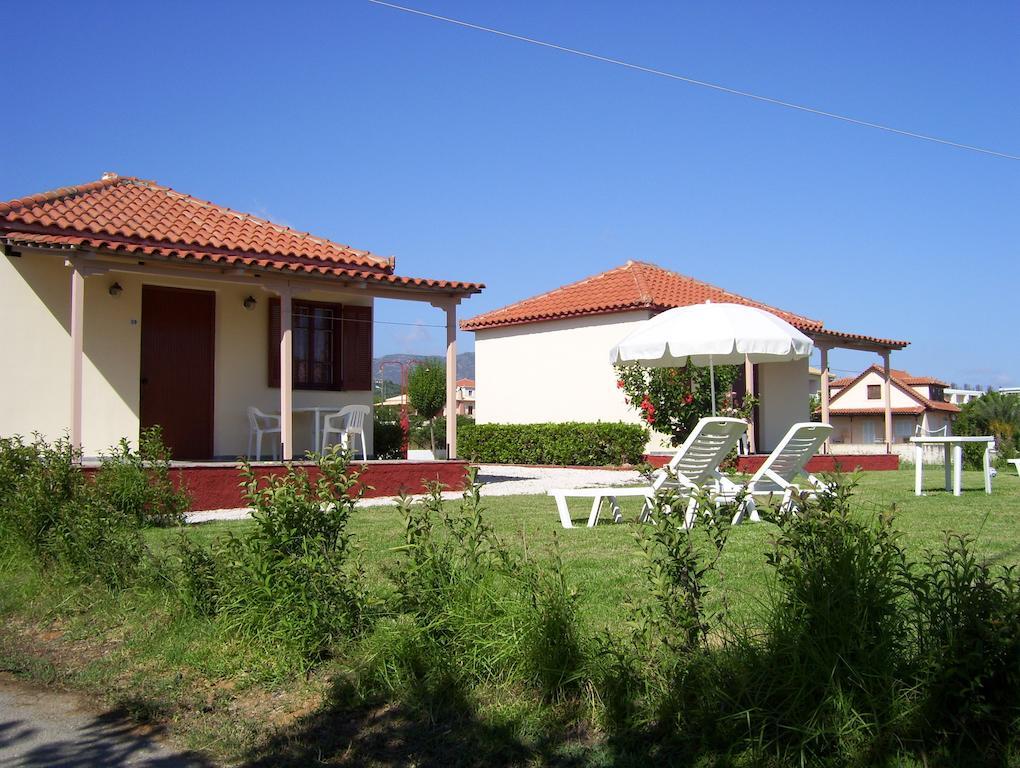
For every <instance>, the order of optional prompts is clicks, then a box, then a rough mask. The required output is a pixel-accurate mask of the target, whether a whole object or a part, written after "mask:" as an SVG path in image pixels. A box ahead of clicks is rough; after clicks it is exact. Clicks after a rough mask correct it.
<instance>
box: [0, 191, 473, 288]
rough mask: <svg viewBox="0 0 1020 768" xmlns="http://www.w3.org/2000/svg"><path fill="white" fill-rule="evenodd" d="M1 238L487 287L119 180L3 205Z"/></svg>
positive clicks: (336, 274)
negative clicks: (407, 269)
mask: <svg viewBox="0 0 1020 768" xmlns="http://www.w3.org/2000/svg"><path fill="white" fill-rule="evenodd" d="M0 239H2V240H4V241H6V242H8V243H11V244H15V245H24V246H32V245H36V246H47V247H58V248H68V249H72V248H90V249H95V250H102V251H106V252H111V253H115V254H117V253H120V254H131V255H146V256H158V257H162V258H169V259H180V260H186V261H200V262H201V261H206V262H213V263H224V264H228V265H238V266H246V267H256V268H260V269H268V270H279V271H289V272H298V273H305V274H318V275H324V276H330V277H340V278H350V279H356V280H365V281H370V282H380V283H389V284H396V285H405V286H417V287H425V288H438V289H450V290H457V291H468V292H477V291H480V290H481V289H482V288H483V287H484V286H483V285H481V284H477V283H467V282H460V281H448V280H433V279H428V278H412V277H402V276H399V275H395V274H393V271H394V267H395V261H394V259H392V258H383V257H380V256H376V255H374V254H372V253H370V252H368V251H361V250H357V249H354V248H351V247H349V246H346V245H340V244H339V243H334V242H332V241H330V240H326V239H324V238H320V237H315V236H313V235H311V234H309V233H307V232H299V231H297V230H294V229H291V228H290V227H284V226H281V225H279V224H274V223H273V222H271V221H267V220H266V219H262V218H259V217H257V216H252V215H249V214H246V213H241V212H238V211H234V210H231V209H230V208H225V207H223V206H220V205H216V204H214V203H210V202H206V201H204V200H199V199H198V198H195V197H191V196H190V195H186V194H183V193H180V192H176V191H174V190H172V189H170V188H169V187H164V186H161V185H159V184H157V183H156V182H154V181H146V180H144V179H137V178H134V177H127V176H117V175H116V174H104V176H103V178H102V179H101V180H99V181H93V182H90V183H88V184H82V185H80V186H76V187H62V188H61V189H56V190H53V191H51V192H44V193H42V194H37V195H29V196H27V197H22V198H19V199H17V200H11V201H8V202H5V203H4V202H0Z"/></svg>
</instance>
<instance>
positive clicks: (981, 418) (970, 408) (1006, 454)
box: [953, 392, 1020, 469]
mask: <svg viewBox="0 0 1020 768" xmlns="http://www.w3.org/2000/svg"><path fill="white" fill-rule="evenodd" d="M953 432H954V433H955V434H957V435H992V436H993V437H994V438H995V448H996V452H997V454H998V458H999V461H1000V465H1001V466H1002V467H1006V466H1007V465H1006V460H1007V459H1012V458H1016V457H1017V456H1018V455H1020V395H1014V394H1007V395H1004V394H1001V393H999V392H988V393H986V394H984V395H982V396H981V397H976V398H974V399H973V400H971V401H970V402H969V403H965V404H964V405H963V406H962V407H961V408H960V413H959V415H957V417H956V419H955V420H954V421H953ZM984 449H985V446H984V445H982V444H978V443H972V444H968V445H965V446H964V447H963V451H964V462H965V464H966V466H967V468H968V469H980V468H981V467H982V462H983V460H984Z"/></svg>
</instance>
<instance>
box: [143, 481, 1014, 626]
mask: <svg viewBox="0 0 1020 768" xmlns="http://www.w3.org/2000/svg"><path fill="white" fill-rule="evenodd" d="M941 481H942V470H941V468H939V467H933V468H932V469H930V470H928V471H927V472H926V473H925V493H926V494H927V495H926V496H921V497H918V496H915V495H914V493H913V488H914V471H913V469H912V468H911V469H901V470H899V471H897V472H869V473H863V474H862V475H861V477H860V484H859V486H858V489H857V493H856V494H855V496H856V507H857V508H858V509H859V510H860V511H861V513H862V514H877V513H879V512H884V511H888V510H890V509H892V510H894V513H895V519H896V527H897V528H898V529H899V530H900V531H901V532H902V533H903V541H904V543H905V545H906V546H907V549H908V551H909V552H910V553H911V554H913V555H915V556H917V555H919V554H920V553H921V552H922V551H923V550H924V549H925V548H929V547H935V546H937V545H938V544H939V543H940V542H941V540H942V538H943V536H944V534H945V532H946V531H953V532H960V533H968V534H970V535H972V536H973V537H974V538H975V539H976V542H977V544H978V549H979V551H980V552H982V553H983V554H984V555H985V556H986V557H987V558H988V559H989V560H991V561H994V562H1001V563H1002V564H1004V565H1010V564H1020V478H1018V477H1017V475H1016V474H1015V473H1012V474H1010V473H1006V472H1002V473H1000V474H999V476H998V477H997V478H996V479H995V481H994V485H993V493H992V494H991V495H988V494H986V493H984V490H983V488H984V486H983V480H982V476H981V473H980V472H964V475H963V489H964V490H963V495H962V496H960V497H955V496H953V495H952V493H951V492H947V491H945V490H943V489H942V488H941V486H940V485H939V483H941ZM482 495H483V498H484V495H485V491H484V489H483V490H482ZM620 502H621V507H622V508H623V513H624V519H625V521H626V522H625V523H623V524H619V525H614V524H612V523H600V524H599V525H598V526H597V527H596V528H594V529H589V528H586V527H584V526H585V525H586V522H587V514H588V502H586V501H585V500H582V499H578V500H575V501H573V502H571V510H572V512H573V513H574V514H576V517H574V525H575V526H580V527H575V528H572V529H564V528H562V527H560V525H559V519H558V517H557V516H556V508H555V504H554V502H553V500H552V499H551V498H550V497H547V496H492V497H488V498H486V500H485V506H486V509H487V511H488V514H487V518H488V519H489V521H490V522H491V523H492V525H493V527H494V528H495V529H496V531H497V532H498V533H499V534H500V535H501V536H502V537H503V538H504V539H505V540H506V541H507V542H514V543H516V545H517V546H518V547H520V548H521V549H522V550H523V551H526V552H527V553H528V554H529V556H533V557H535V558H537V559H539V560H541V559H543V558H547V557H548V556H549V551H550V549H551V547H552V542H553V537H554V536H555V537H556V539H557V540H558V542H559V545H560V550H561V553H562V557H563V563H564V567H565V571H566V575H567V577H568V579H569V580H570V582H571V583H572V584H573V585H574V586H575V587H576V588H577V589H578V590H579V591H580V592H581V594H582V603H581V605H582V615H583V618H584V620H585V622H586V623H587V624H588V628H589V629H599V628H603V627H606V626H616V625H619V624H620V623H621V622H622V621H623V620H624V619H625V618H626V606H625V603H624V601H625V600H626V598H627V597H628V596H631V595H633V594H635V592H636V591H638V590H640V589H641V573H640V568H641V564H642V560H641V553H640V550H639V548H638V546H637V543H636V542H635V540H634V535H635V533H637V532H638V530H639V525H638V524H637V523H636V522H635V521H636V519H637V515H638V512H639V511H640V507H641V500H640V499H637V498H629V499H628V498H621V499H620ZM453 503H454V502H451V504H453ZM603 519H605V516H603ZM245 525H250V523H247V522H224V523H206V524H203V525H197V526H191V527H190V528H189V529H188V535H190V536H192V537H194V538H196V539H199V540H202V541H210V540H212V539H214V538H215V537H217V536H222V535H223V534H224V533H225V532H226V531H228V530H235V531H237V530H240V529H241V528H242V527H243V526H245ZM353 530H354V532H355V534H356V535H357V537H358V540H359V542H360V544H361V547H362V548H363V551H364V557H365V563H366V566H367V568H368V572H369V575H370V577H371V578H372V580H373V582H374V583H375V584H377V585H379V586H380V587H385V576H384V573H383V568H384V566H385V564H386V563H387V562H391V561H392V559H393V558H394V557H396V548H397V547H399V546H400V545H401V544H403V541H404V539H403V536H404V533H403V521H402V519H401V517H400V515H399V513H398V512H397V510H396V509H395V508H394V507H366V508H364V509H363V510H361V511H360V512H359V513H358V514H357V515H356V516H355V518H354V520H353ZM775 530H776V529H775V526H773V525H771V524H768V523H762V524H745V525H741V526H739V527H737V528H734V529H733V530H732V531H731V533H730V537H729V541H728V543H727V549H726V552H725V554H724V555H723V559H722V563H721V568H720V571H721V573H722V574H723V578H724V581H725V583H724V584H722V585H720V587H721V589H717V593H716V597H717V598H718V597H719V595H720V594H721V591H723V590H724V591H725V593H726V594H727V596H728V597H729V599H730V601H731V604H732V606H733V609H734V618H736V619H738V620H741V619H742V620H746V621H753V620H754V611H755V606H756V604H757V601H758V599H759V596H760V594H761V591H762V590H761V586H762V584H763V580H764V579H766V578H768V573H767V569H766V566H765V553H766V552H767V551H768V549H769V540H770V537H771V536H772V535H773V534H774V532H775ZM148 535H149V536H150V540H151V542H152V544H153V546H154V548H157V549H158V548H159V547H160V546H161V545H162V544H163V543H164V542H166V541H169V540H171V539H172V538H174V537H175V536H177V535H178V534H177V533H176V532H174V531H167V530H153V531H150V532H149V534H148Z"/></svg>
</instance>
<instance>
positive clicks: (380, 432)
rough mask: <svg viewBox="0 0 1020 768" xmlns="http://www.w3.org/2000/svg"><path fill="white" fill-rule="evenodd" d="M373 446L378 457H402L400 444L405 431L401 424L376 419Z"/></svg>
mask: <svg viewBox="0 0 1020 768" xmlns="http://www.w3.org/2000/svg"><path fill="white" fill-rule="evenodd" d="M373 430H374V436H373V438H372V440H373V446H374V448H375V457H376V458H377V459H400V458H403V456H402V455H401V453H400V445H401V443H402V442H403V440H404V432H403V430H402V429H401V428H400V425H399V424H394V423H393V422H389V421H379V420H378V419H376V421H375V425H374V426H373Z"/></svg>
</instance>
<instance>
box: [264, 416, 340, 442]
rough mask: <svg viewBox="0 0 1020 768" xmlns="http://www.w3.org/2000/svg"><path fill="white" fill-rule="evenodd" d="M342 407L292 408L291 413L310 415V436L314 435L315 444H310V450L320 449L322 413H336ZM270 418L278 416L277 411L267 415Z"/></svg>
mask: <svg viewBox="0 0 1020 768" xmlns="http://www.w3.org/2000/svg"><path fill="white" fill-rule="evenodd" d="M341 408H343V406H342V405H305V406H301V407H300V408H292V409H291V413H310V414H312V421H313V422H314V423H313V425H312V434H313V435H315V442H314V443H312V450H313V451H317V450H319V449H320V448H321V447H322V414H324V413H336V412H337V411H339V410H340V409H341ZM269 415H270V416H279V415H280V412H279V411H274V412H273V413H271V414H269Z"/></svg>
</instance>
